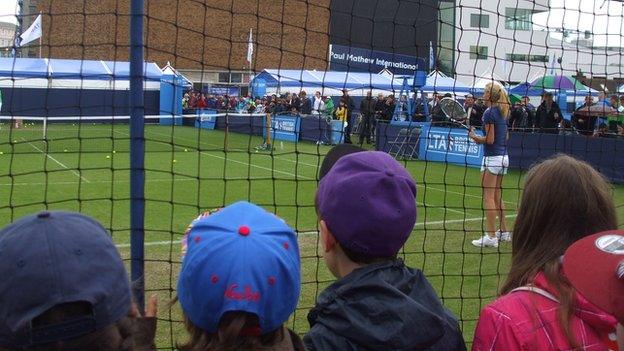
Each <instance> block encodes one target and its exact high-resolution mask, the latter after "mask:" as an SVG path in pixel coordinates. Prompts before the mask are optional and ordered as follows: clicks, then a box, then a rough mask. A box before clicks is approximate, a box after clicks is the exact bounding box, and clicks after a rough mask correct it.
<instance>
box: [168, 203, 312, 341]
mask: <svg viewBox="0 0 624 351" xmlns="http://www.w3.org/2000/svg"><path fill="white" fill-rule="evenodd" d="M299 260H300V259H299V246H298V244H297V237H296V235H295V232H294V231H293V229H291V228H290V227H289V226H288V225H287V224H286V223H285V222H284V221H283V220H282V219H280V218H278V217H277V216H275V215H274V214H272V213H270V212H267V211H266V210H264V209H262V208H261V207H258V206H256V205H254V204H251V203H248V202H244V201H241V202H237V203H234V204H232V205H230V206H227V207H224V208H222V209H221V210H220V211H219V212H216V213H214V214H212V215H210V216H208V217H204V218H201V219H199V220H198V221H196V222H195V223H194V224H193V227H192V228H191V230H190V232H189V236H188V252H187V254H186V256H185V257H184V261H183V263H182V271H181V272H180V277H179V279H178V300H179V301H180V304H181V305H182V310H183V311H184V314H185V315H186V317H187V318H188V319H189V320H190V321H191V322H192V323H193V324H194V325H195V326H196V327H198V328H200V329H203V330H206V331H208V332H210V333H215V332H216V331H217V330H218V328H219V321H220V320H221V317H222V316H223V315H224V314H225V313H227V312H233V311H241V312H247V313H251V314H255V315H256V316H257V317H258V320H259V326H260V333H261V334H266V333H268V332H271V331H274V330H276V329H277V328H279V327H281V326H282V325H283V324H284V323H285V322H286V321H287V320H288V317H289V316H290V315H291V314H292V312H293V311H294V310H295V307H296V306H297V301H298V300H299V291H300V288H301V277H300V274H301V273H300V262H299Z"/></svg>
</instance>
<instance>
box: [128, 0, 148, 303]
mask: <svg viewBox="0 0 624 351" xmlns="http://www.w3.org/2000/svg"><path fill="white" fill-rule="evenodd" d="M130 7H131V9H130V247H131V253H130V255H131V266H130V271H131V278H132V281H133V294H134V299H135V302H136V303H137V305H138V306H139V309H140V310H141V311H143V309H144V306H145V294H144V290H145V275H144V268H145V264H144V240H145V237H144V235H145V230H144V224H145V223H144V222H145V170H144V159H145V139H144V130H143V128H144V124H143V122H144V121H143V117H144V114H145V106H144V101H143V81H144V72H143V69H144V68H143V67H144V62H143V0H132V3H131V6H130Z"/></svg>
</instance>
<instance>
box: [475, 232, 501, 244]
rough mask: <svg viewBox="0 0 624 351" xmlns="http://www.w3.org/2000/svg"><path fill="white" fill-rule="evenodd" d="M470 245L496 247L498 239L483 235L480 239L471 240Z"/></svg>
mask: <svg viewBox="0 0 624 351" xmlns="http://www.w3.org/2000/svg"><path fill="white" fill-rule="evenodd" d="M472 245H474V246H476V247H498V237H494V238H492V237H490V236H489V235H487V234H485V235H483V236H482V237H481V239H477V240H473V241H472Z"/></svg>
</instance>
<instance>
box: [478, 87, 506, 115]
mask: <svg viewBox="0 0 624 351" xmlns="http://www.w3.org/2000/svg"><path fill="white" fill-rule="evenodd" d="M488 94H489V99H486V100H488V101H489V102H490V104H491V105H492V106H498V108H500V110H501V114H502V115H503V118H507V117H509V106H510V104H511V103H510V102H509V95H508V94H507V90H505V88H503V86H502V85H500V84H498V83H496V82H490V83H487V84H486V85H485V91H484V97H485V96H487V95H488Z"/></svg>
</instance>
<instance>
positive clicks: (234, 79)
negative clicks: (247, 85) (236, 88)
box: [230, 73, 243, 83]
mask: <svg viewBox="0 0 624 351" xmlns="http://www.w3.org/2000/svg"><path fill="white" fill-rule="evenodd" d="M242 82H243V74H242V73H232V74H230V83H242Z"/></svg>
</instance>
